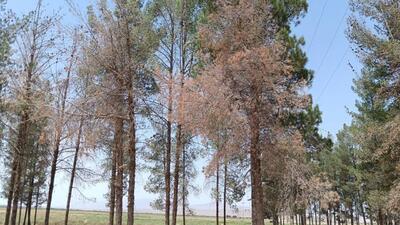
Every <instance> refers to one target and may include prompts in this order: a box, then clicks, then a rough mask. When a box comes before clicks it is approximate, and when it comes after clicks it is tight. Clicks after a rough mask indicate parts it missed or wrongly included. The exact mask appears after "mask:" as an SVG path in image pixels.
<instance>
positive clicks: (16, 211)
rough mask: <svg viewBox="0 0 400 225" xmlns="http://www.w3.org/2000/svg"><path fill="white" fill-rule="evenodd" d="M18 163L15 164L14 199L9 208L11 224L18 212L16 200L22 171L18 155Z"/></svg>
mask: <svg viewBox="0 0 400 225" xmlns="http://www.w3.org/2000/svg"><path fill="white" fill-rule="evenodd" d="M18 161H19V162H18V165H17V176H16V179H15V181H16V184H15V191H14V199H13V203H12V204H13V206H12V210H11V225H16V224H17V213H18V202H19V200H20V197H21V188H22V187H21V173H22V165H21V164H22V162H21V161H22V157H21V156H19V157H18Z"/></svg>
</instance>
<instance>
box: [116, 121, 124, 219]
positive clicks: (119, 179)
mask: <svg viewBox="0 0 400 225" xmlns="http://www.w3.org/2000/svg"><path fill="white" fill-rule="evenodd" d="M123 129H124V120H123V119H121V118H116V120H115V140H114V141H115V151H116V172H117V174H116V182H115V214H116V224H117V225H122V213H123V208H122V204H123V188H124V187H123V185H124V181H123V176H124V149H123Z"/></svg>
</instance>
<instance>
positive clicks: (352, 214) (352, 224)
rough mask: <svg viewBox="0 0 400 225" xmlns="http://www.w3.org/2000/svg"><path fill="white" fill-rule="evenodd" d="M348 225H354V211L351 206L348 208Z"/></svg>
mask: <svg viewBox="0 0 400 225" xmlns="http://www.w3.org/2000/svg"><path fill="white" fill-rule="evenodd" d="M350 224H351V225H354V210H353V206H351V207H350Z"/></svg>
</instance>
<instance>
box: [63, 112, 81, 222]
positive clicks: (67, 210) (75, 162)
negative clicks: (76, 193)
mask: <svg viewBox="0 0 400 225" xmlns="http://www.w3.org/2000/svg"><path fill="white" fill-rule="evenodd" d="M82 127H83V118H81V119H80V121H79V130H78V136H77V137H76V144H75V154H74V161H73V163H72V170H71V178H70V181H69V188H68V197H67V207H66V209H65V219H64V225H68V217H69V209H70V206H71V197H72V189H73V187H74V180H75V173H76V164H77V162H78V156H79V150H80V145H81V135H82Z"/></svg>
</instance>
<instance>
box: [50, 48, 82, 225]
mask: <svg viewBox="0 0 400 225" xmlns="http://www.w3.org/2000/svg"><path fill="white" fill-rule="evenodd" d="M76 48H77V45H76V42H74V45H73V48H72V53H71V59H70V61H69V65H68V68H67V78H66V80H65V87H64V90H63V93H62V99H61V108H60V115H59V117H58V118H57V119H58V121H56V131H55V132H56V135H55V146H54V151H53V160H52V162H51V170H50V184H49V193H48V196H47V206H46V215H45V219H44V225H49V218H50V210H51V202H52V199H53V190H54V182H55V177H56V172H57V163H58V157H59V154H60V144H61V136H62V133H63V126H64V118H65V105H66V102H67V96H68V89H69V82H70V77H71V72H72V66H73V63H74V57H75V52H76Z"/></svg>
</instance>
